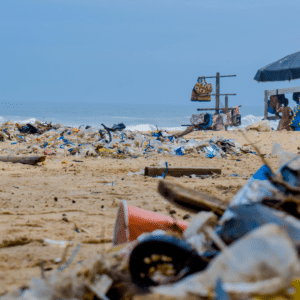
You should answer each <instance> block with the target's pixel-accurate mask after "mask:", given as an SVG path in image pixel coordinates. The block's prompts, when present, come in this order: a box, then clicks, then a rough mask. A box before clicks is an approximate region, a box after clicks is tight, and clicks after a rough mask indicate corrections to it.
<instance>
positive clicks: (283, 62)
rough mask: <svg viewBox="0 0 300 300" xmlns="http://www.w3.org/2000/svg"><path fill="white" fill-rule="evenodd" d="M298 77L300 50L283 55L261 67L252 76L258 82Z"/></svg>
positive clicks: (299, 75)
mask: <svg viewBox="0 0 300 300" xmlns="http://www.w3.org/2000/svg"><path fill="white" fill-rule="evenodd" d="M298 78H300V51H299V52H295V53H293V54H290V55H288V56H285V57H284V58H282V59H279V60H277V61H275V62H273V63H271V64H269V65H267V66H265V67H263V68H261V69H259V70H258V71H257V73H256V75H255V77H254V80H256V81H258V82H266V81H284V80H293V79H298Z"/></svg>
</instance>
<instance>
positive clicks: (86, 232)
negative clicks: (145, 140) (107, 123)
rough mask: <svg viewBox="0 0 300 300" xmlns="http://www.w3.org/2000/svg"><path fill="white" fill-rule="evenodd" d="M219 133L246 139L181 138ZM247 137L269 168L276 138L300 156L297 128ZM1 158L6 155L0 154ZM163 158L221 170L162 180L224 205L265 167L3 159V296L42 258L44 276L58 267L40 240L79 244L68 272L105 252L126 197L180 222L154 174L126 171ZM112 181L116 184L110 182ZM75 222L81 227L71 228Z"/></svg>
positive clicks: (189, 157) (253, 160) (244, 158)
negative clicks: (212, 174)
mask: <svg viewBox="0 0 300 300" xmlns="http://www.w3.org/2000/svg"><path fill="white" fill-rule="evenodd" d="M220 134H221V135H222V136H224V137H226V138H228V139H234V140H235V141H236V142H239V143H241V144H242V145H244V144H248V142H247V141H246V140H245V139H244V137H243V136H242V135H241V133H239V132H236V131H228V132H223V131H222V132H209V131H208V132H193V133H191V134H189V135H188V136H187V137H186V138H187V139H189V138H194V139H195V140H204V139H208V138H210V137H213V136H218V135H220ZM247 136H248V137H249V139H250V140H251V141H252V142H255V143H256V145H257V146H258V147H259V148H260V151H261V152H262V153H264V154H267V158H266V159H267V161H268V162H269V163H270V165H271V166H272V167H273V168H274V169H277V165H278V157H276V156H272V155H271V149H272V145H273V143H274V142H277V143H279V144H280V145H281V146H282V147H283V149H284V150H288V151H291V152H293V153H298V149H297V148H298V146H300V144H299V142H300V140H299V134H298V132H286V131H282V132H279V131H271V132H260V133H259V132H256V131H249V132H247ZM5 143H8V142H3V143H1V144H0V148H2V147H1V146H2V145H4V144H5ZM7 145H8V144H6V146H7ZM11 147H15V145H11ZM0 155H7V154H5V153H1V151H0ZM74 160H77V161H74ZM64 161H66V163H62V162H64ZM165 161H167V162H168V164H169V166H186V167H188V166H193V167H208V166H209V167H220V168H222V175H220V176H217V177H216V178H207V179H200V178H189V177H180V178H173V177H170V176H167V177H166V180H170V181H172V182H176V183H179V184H182V185H184V186H187V187H190V188H193V189H196V190H199V191H202V192H205V193H208V194H212V195H214V196H217V197H219V198H221V199H222V200H224V202H227V203H228V202H230V201H231V199H232V198H233V196H234V195H235V194H236V193H237V191H238V190H239V189H240V188H241V187H242V186H243V185H244V184H245V183H246V182H247V180H248V179H249V178H250V177H251V175H252V174H254V173H255V171H256V170H257V169H258V168H259V167H260V166H261V165H262V161H261V159H260V158H259V157H258V156H256V155H254V154H250V155H241V156H239V157H237V156H228V158H217V157H214V158H212V159H210V158H206V157H204V156H201V155H199V154H193V153H190V154H186V155H184V156H178V157H175V156H172V155H167V154H161V155H159V154H154V155H152V156H149V157H147V158H145V157H138V158H136V159H134V158H127V159H113V158H105V157H86V158H80V159H75V158H74V156H67V157H55V156H53V157H47V159H46V164H44V165H39V166H30V165H22V164H13V163H4V162H0V180H1V181H0V182H1V186H0V215H1V217H0V228H1V235H0V295H2V294H4V293H6V292H7V291H12V290H13V289H14V287H20V286H25V285H27V284H29V282H30V280H31V279H32V278H33V277H40V276H41V274H40V273H41V271H40V267H39V263H40V261H41V260H43V261H44V264H45V265H44V267H45V269H46V274H49V273H50V272H51V270H53V269H56V268H57V267H58V264H57V263H56V262H55V260H56V259H57V258H59V257H61V255H62V253H63V251H64V250H63V249H62V248H60V247H57V246H53V245H50V244H45V243H44V239H52V240H58V241H72V242H73V244H72V246H71V247H70V249H69V251H68V253H67V256H69V255H70V254H71V252H72V251H73V250H74V248H75V247H76V245H77V244H78V243H82V247H81V249H80V251H79V253H78V255H77V256H76V258H75V260H74V262H73V263H72V264H71V265H70V266H69V269H72V268H74V267H75V266H76V265H78V264H79V263H80V262H81V261H87V260H89V259H91V258H92V257H94V256H96V255H97V254H99V253H102V252H103V251H107V250H109V249H110V248H111V243H110V242H109V241H110V240H111V238H112V232H113V226H114V222H115V216H116V212H117V208H118V205H119V203H120V202H121V201H122V200H123V199H124V200H126V201H127V202H128V204H129V205H131V206H138V207H141V208H144V209H147V210H150V211H155V212H158V213H162V214H166V215H169V212H170V210H171V209H175V211H176V214H175V215H174V216H175V217H176V218H177V219H179V220H182V219H183V216H184V215H186V214H187V212H185V211H183V210H180V209H178V208H176V207H173V206H171V205H170V204H169V203H168V202H167V201H165V200H164V199H163V198H162V197H161V196H160V195H159V194H158V192H157V185H158V181H159V180H158V179H156V178H150V177H145V176H143V175H133V176H129V175H128V172H130V171H131V172H137V171H139V170H140V169H144V168H145V167H146V166H151V165H159V164H161V163H163V162H165ZM232 174H238V175H239V176H240V177H234V176H231V175H232ZM112 182H113V186H112V185H111V184H109V183H112ZM76 227H77V228H80V229H83V231H81V232H80V233H78V232H76V231H75V228H76ZM20 244H21V245H20Z"/></svg>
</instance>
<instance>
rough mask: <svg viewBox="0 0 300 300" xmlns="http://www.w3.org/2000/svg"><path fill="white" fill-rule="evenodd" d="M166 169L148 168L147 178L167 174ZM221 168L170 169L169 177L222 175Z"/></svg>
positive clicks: (146, 169)
mask: <svg viewBox="0 0 300 300" xmlns="http://www.w3.org/2000/svg"><path fill="white" fill-rule="evenodd" d="M165 171H166V168H165V167H146V168H145V173H144V175H145V176H150V177H155V176H161V174H163V173H165ZM221 173H222V170H221V169H220V168H198V167H168V173H167V175H169V176H173V177H181V176H189V175H193V174H194V175H196V176H199V175H213V174H221Z"/></svg>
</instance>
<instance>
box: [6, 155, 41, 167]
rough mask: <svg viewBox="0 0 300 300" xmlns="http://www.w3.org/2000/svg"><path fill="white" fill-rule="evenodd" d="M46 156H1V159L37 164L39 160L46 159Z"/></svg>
mask: <svg viewBox="0 0 300 300" xmlns="http://www.w3.org/2000/svg"><path fill="white" fill-rule="evenodd" d="M45 159H46V156H27V157H24V156H20V157H18V156H0V161H3V162H12V163H20V164H26V165H36V164H37V163H39V162H43V161H45Z"/></svg>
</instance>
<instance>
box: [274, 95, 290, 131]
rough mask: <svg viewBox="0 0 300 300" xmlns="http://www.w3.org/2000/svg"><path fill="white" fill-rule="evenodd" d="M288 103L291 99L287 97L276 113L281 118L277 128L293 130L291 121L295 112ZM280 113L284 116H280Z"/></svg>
mask: <svg viewBox="0 0 300 300" xmlns="http://www.w3.org/2000/svg"><path fill="white" fill-rule="evenodd" d="M288 104H289V100H288V99H286V98H285V99H284V101H283V106H282V107H280V108H279V109H278V110H277V113H276V115H278V116H279V117H280V118H281V119H280V122H279V124H278V128H277V130H284V129H286V130H288V131H290V130H292V128H291V126H290V122H291V121H292V118H293V115H294V114H293V111H292V109H291V108H290V107H289V106H288ZM279 113H282V116H280V115H279Z"/></svg>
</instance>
